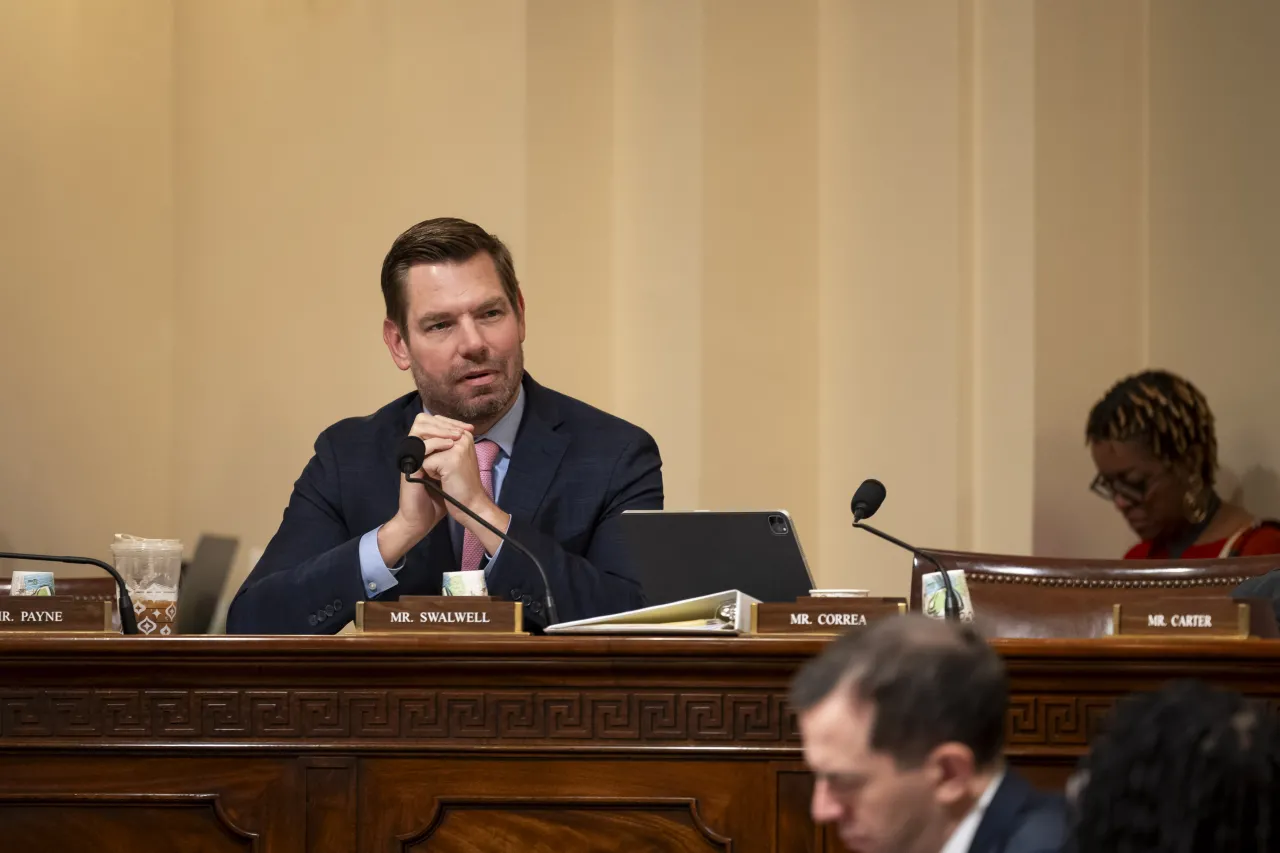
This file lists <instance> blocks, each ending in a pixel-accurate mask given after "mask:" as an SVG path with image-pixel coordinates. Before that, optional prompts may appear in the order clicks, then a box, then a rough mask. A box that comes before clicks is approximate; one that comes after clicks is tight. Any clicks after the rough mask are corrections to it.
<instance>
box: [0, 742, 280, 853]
mask: <svg viewBox="0 0 1280 853" xmlns="http://www.w3.org/2000/svg"><path fill="white" fill-rule="evenodd" d="M296 772H297V765H296V764H295V762H292V761H288V760H279V759H266V758H258V759H249V760H237V759H228V758H220V757H213V756H206V757H192V758H161V757H149V756H137V755H132V756H128V755H115V756H89V755H83V754H82V755H45V756H41V757H39V758H38V759H37V758H35V757H34V756H32V757H23V756H14V755H11V754H7V755H6V754H0V853H31V851H44V850H49V851H55V850H56V851H59V853H61V851H68V853H71V851H80V850H104V851H110V850H121V851H134V850H137V851H151V850H157V851H158V850H182V851H183V853H188V851H194V852H195V853H224V851H233V850H234V851H240V850H254V851H271V850H287V849H291V847H290V846H289V844H288V841H287V840H288V839H289V838H290V837H291V836H298V835H300V833H299V832H297V831H296V828H295V827H296V825H297V823H298V822H299V819H300V818H301V816H302V809H301V806H302V801H301V798H300V797H299V796H298V793H299V786H298V785H297V784H296Z"/></svg>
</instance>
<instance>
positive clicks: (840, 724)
mask: <svg viewBox="0 0 1280 853" xmlns="http://www.w3.org/2000/svg"><path fill="white" fill-rule="evenodd" d="M791 704H792V707H794V708H795V709H796V711H797V713H799V715H800V732H801V735H802V737H803V739H804V754H805V761H806V762H807V763H808V765H809V767H810V769H812V770H813V772H814V774H815V776H816V779H815V781H814V789H813V806H812V811H813V818H814V820H815V821H817V822H819V823H831V824H835V826H836V828H837V831H838V832H839V834H840V840H841V841H842V842H844V845H845V847H847V848H848V849H850V850H855V851H859V853H1056V851H1058V850H1059V849H1060V848H1061V845H1062V841H1063V835H1064V831H1065V808H1064V805H1063V803H1062V800H1061V798H1058V797H1051V796H1048V795H1044V794H1040V793H1039V792H1037V791H1036V790H1035V789H1033V788H1032V787H1031V785H1030V784H1029V783H1028V782H1027V781H1026V780H1024V779H1023V778H1022V777H1020V776H1018V775H1017V774H1016V773H1014V772H1013V771H1012V770H1010V769H1008V768H1007V767H1006V766H1005V763H1004V759H1003V757H1002V755H1001V750H1002V748H1003V746H1004V720H1005V710H1006V707H1007V705H1008V682H1007V678H1006V675H1005V670H1004V664H1003V663H1002V662H1001V661H1000V658H999V657H998V656H997V655H996V654H995V652H994V651H992V650H991V648H990V647H989V646H988V645H987V644H986V642H985V641H984V640H983V639H982V638H981V637H980V636H978V635H977V634H976V633H975V632H974V631H973V629H972V628H970V627H968V626H964V625H960V624H956V623H951V622H942V621H938V620H934V619H928V618H925V617H923V616H904V617H901V618H897V619H888V620H885V621H882V622H878V623H875V624H874V625H872V626H871V627H869V628H866V629H863V630H860V631H855V632H853V633H850V634H847V635H845V636H843V637H841V638H840V639H838V640H836V641H835V642H833V643H832V644H831V645H830V646H828V647H827V649H826V650H825V651H824V652H823V653H822V654H821V655H820V656H819V657H817V658H816V659H814V660H812V661H810V662H809V663H808V664H806V665H805V667H804V668H803V669H802V670H801V671H800V672H799V674H797V676H796V678H795V680H794V682H793V684H792V687H791Z"/></svg>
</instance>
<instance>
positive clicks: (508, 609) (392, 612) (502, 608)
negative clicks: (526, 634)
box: [355, 595, 524, 634]
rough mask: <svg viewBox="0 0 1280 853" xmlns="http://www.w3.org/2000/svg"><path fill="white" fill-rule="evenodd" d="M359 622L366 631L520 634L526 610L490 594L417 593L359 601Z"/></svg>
mask: <svg viewBox="0 0 1280 853" xmlns="http://www.w3.org/2000/svg"><path fill="white" fill-rule="evenodd" d="M355 622H356V626H355V627H356V631H358V632H360V633H364V634H459V633H462V634H519V633H521V632H522V631H523V630H524V610H523V608H522V606H521V603H520V602H519V601H506V600H504V599H501V598H493V597H489V596H481V595H475V596H471V595H415V596H405V597H404V598H402V599H400V600H399V601H359V602H356V620H355Z"/></svg>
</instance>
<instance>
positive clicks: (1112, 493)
mask: <svg viewBox="0 0 1280 853" xmlns="http://www.w3.org/2000/svg"><path fill="white" fill-rule="evenodd" d="M1154 480H1155V477H1146V478H1144V479H1142V480H1140V481H1139V482H1137V483H1134V482H1130V481H1129V480H1121V479H1119V478H1117V477H1107V476H1104V475H1102V474H1099V475H1098V476H1096V477H1094V478H1093V482H1092V483H1090V484H1089V490H1090V491H1092V492H1093V493H1094V494H1095V495H1097V496H1098V497H1100V498H1102V499H1103V500H1107V501H1114V500H1115V499H1116V498H1118V497H1120V498H1124V499H1125V500H1127V501H1129V502H1130V503H1142V502H1143V501H1144V500H1146V499H1147V494H1148V493H1149V492H1150V491H1151V483H1152V482H1153V481H1154Z"/></svg>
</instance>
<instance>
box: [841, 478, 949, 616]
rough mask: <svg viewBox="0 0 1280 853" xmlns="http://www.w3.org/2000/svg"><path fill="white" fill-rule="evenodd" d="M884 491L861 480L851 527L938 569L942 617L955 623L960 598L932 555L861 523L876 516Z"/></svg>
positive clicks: (877, 484)
mask: <svg viewBox="0 0 1280 853" xmlns="http://www.w3.org/2000/svg"><path fill="white" fill-rule="evenodd" d="M884 498H885V489H884V483H881V482H880V481H879V480H863V481H862V485H861V486H858V490H857V491H856V492H854V493H853V500H852V501H851V502H850V504H849V506H850V509H852V510H853V526H854V527H857V528H858V529H860V530H866V531H868V532H870V533H874V534H875V535H876V536H879V537H880V538H881V539H883V540H885V541H886V542H892V543H893V544H894V545H897V546H898V547H899V548H903V549H905V550H907V551H910V552H911V553H912V554H915V555H916V556H917V557H920V558H922V559H925V560H928V561H929V562H930V563H933V564H934V565H935V566H937V567H938V571H939V572H941V573H942V585H943V587H945V588H946V599H945V602H946V603H945V604H944V605H943V615H944V616H945V617H946V618H947V619H949V620H951V621H956V620H959V618H960V597H959V596H958V595H956V590H955V587H953V586H952V585H951V576H950V575H948V574H947V570H946V569H945V568H944V567H943V565H942V564H941V563H939V562H938V561H937V560H936V559H934V557H933V555H932V554H930V553H928V552H927V551H921V550H920V549H919V548H916V547H915V546H913V545H908V544H907V543H906V542H903V541H902V540H901V539H898V538H895V537H893V536H890V535H889V534H888V533H885V532H884V531H882V530H876V529H875V528H874V527H872V526H871V525H870V524H867V523H866V522H865V521H863V519H864V518H870V517H871V516H873V515H875V514H876V510H878V509H880V504H882V503H884Z"/></svg>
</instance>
